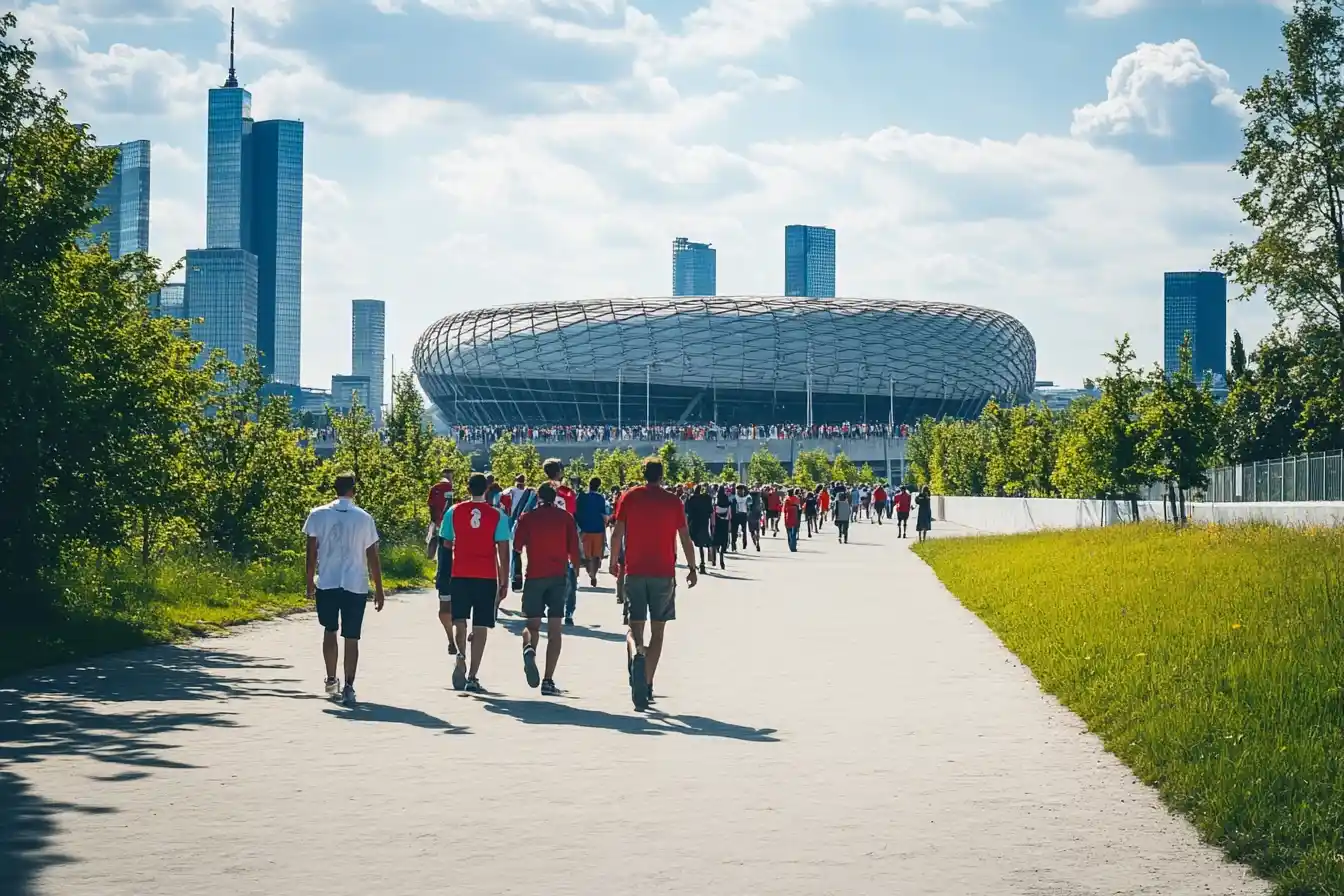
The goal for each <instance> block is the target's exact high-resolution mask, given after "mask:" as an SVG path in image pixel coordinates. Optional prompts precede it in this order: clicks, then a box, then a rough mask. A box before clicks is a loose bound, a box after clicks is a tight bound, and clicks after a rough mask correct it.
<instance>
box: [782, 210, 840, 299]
mask: <svg viewBox="0 0 1344 896" xmlns="http://www.w3.org/2000/svg"><path fill="white" fill-rule="evenodd" d="M784 295H786V296H807V297H811V298H824V299H833V298H835V231H834V230H832V229H831V228H829V227H811V226H808V225H806V224H790V225H789V226H787V227H785V228H784Z"/></svg>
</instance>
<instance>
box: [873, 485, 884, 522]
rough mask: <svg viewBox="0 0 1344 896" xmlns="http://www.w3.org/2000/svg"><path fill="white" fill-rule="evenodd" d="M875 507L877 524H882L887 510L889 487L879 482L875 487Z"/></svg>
mask: <svg viewBox="0 0 1344 896" xmlns="http://www.w3.org/2000/svg"><path fill="white" fill-rule="evenodd" d="M873 507H875V508H876V509H877V524H878V525H879V526H880V525H882V517H883V515H884V514H886V512H887V489H886V487H885V486H883V485H881V484H879V485H878V486H877V488H875V489H873Z"/></svg>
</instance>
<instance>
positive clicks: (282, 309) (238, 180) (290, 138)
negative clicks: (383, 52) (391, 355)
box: [187, 23, 303, 385]
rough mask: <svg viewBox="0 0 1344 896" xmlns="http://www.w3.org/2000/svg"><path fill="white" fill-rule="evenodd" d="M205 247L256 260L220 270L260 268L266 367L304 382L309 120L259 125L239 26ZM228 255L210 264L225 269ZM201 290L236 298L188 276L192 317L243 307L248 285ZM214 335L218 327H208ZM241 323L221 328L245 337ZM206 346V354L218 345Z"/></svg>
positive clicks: (209, 174)
mask: <svg viewBox="0 0 1344 896" xmlns="http://www.w3.org/2000/svg"><path fill="white" fill-rule="evenodd" d="M205 245H206V250H207V251H214V250H235V251H240V252H243V253H245V254H248V255H251V256H252V257H253V259H252V262H251V263H250V264H249V263H247V262H245V261H243V260H241V259H239V258H237V257H235V256H230V257H232V258H233V261H231V262H229V263H228V264H226V265H225V266H224V267H223V268H218V269H217V270H218V271H219V272H223V271H224V270H231V271H234V272H235V273H237V274H238V275H239V276H250V275H248V274H247V273H246V272H247V271H255V277H254V280H255V286H254V287H251V289H252V291H253V292H255V302H254V303H253V304H255V307H256V319H255V328H254V333H255V335H254V336H253V342H252V343H251V344H253V345H255V346H256V348H257V351H258V352H259V353H260V355H261V366H262V370H263V371H265V373H266V374H267V375H268V376H269V377H270V378H271V379H272V380H273V381H274V382H277V383H287V384H290V385H297V384H298V382H299V358H300V352H301V342H302V339H301V331H300V321H301V316H302V315H301V306H302V293H303V123H302V122H299V121H257V122H254V121H253V120H252V94H251V93H249V92H248V91H247V90H245V89H244V88H242V87H240V86H239V84H238V75H237V71H236V70H235V68H234V56H233V27H232V23H230V30H229V77H228V80H226V81H225V82H224V86H223V87H216V88H214V89H212V90H211V91H210V100H209V114H208V124H207V134H206V199H205ZM224 257H225V256H223V255H218V256H212V257H210V258H208V259H206V263H207V264H217V265H218V264H224V263H223V262H222V259H223V258H224ZM198 280H199V282H200V283H201V288H207V287H206V286H205V284H206V283H210V284H214V286H213V287H210V288H219V289H225V290H227V291H228V293H229V295H228V296H225V295H208V294H203V295H199V296H198V295H196V294H194V293H193V292H192V286H191V282H192V281H191V278H190V277H188V288H187V305H188V309H189V312H190V314H191V316H192V317H200V316H202V309H206V308H209V309H211V310H212V313H221V311H222V310H223V309H226V308H242V307H243V305H246V304H247V302H246V301H244V302H243V305H240V304H238V302H235V301H234V299H233V297H237V296H243V297H245V296H246V294H247V292H248V290H249V287H248V286H247V284H246V283H237V284H234V283H227V282H225V281H223V280H219V279H218V278H216V277H209V278H198ZM206 329H207V330H210V329H211V328H208V327H207V328H206ZM247 329H248V328H247V326H246V325H245V324H243V323H242V322H234V323H232V324H229V325H228V326H222V327H221V330H222V331H228V332H244V331H246V330H247ZM212 347H213V346H212V345H207V346H206V348H207V350H208V349H209V348H212Z"/></svg>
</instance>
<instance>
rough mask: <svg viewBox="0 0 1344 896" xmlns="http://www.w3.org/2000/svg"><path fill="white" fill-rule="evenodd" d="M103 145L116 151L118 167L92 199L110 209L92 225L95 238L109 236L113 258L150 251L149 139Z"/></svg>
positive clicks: (102, 206)
mask: <svg viewBox="0 0 1344 896" xmlns="http://www.w3.org/2000/svg"><path fill="white" fill-rule="evenodd" d="M102 148H104V149H115V150H117V168H116V172H115V173H114V174H113V175H112V180H111V181H109V182H108V183H107V185H106V186H104V187H102V188H101V189H100V190H99V191H98V197H97V198H96V199H94V201H93V204H94V206H95V207H97V208H103V209H107V215H106V216H105V217H104V218H103V219H102V220H101V221H99V222H98V223H97V224H94V225H93V227H92V228H91V230H92V232H93V238H94V239H95V240H97V239H99V238H101V237H104V236H105V237H107V248H108V251H109V252H111V253H112V257H113V258H120V257H121V256H123V255H129V254H131V253H132V252H148V251H149V141H148V140H135V141H132V142H130V143H121V144H118V145H117V146H114V147H102Z"/></svg>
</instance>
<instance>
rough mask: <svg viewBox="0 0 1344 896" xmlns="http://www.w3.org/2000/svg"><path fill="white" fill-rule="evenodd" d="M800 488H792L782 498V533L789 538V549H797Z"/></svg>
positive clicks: (800, 515)
mask: <svg viewBox="0 0 1344 896" xmlns="http://www.w3.org/2000/svg"><path fill="white" fill-rule="evenodd" d="M801 491H802V489H797V488H796V489H793V490H792V491H790V492H789V496H788V497H787V498H785V499H784V511H783V514H784V533H785V534H786V535H787V536H788V538H789V550H790V551H795V552H796V551H797V550H798V530H799V529H801V528H802V523H803V499H802V498H801V497H800V496H799V493H800V492H801Z"/></svg>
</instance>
